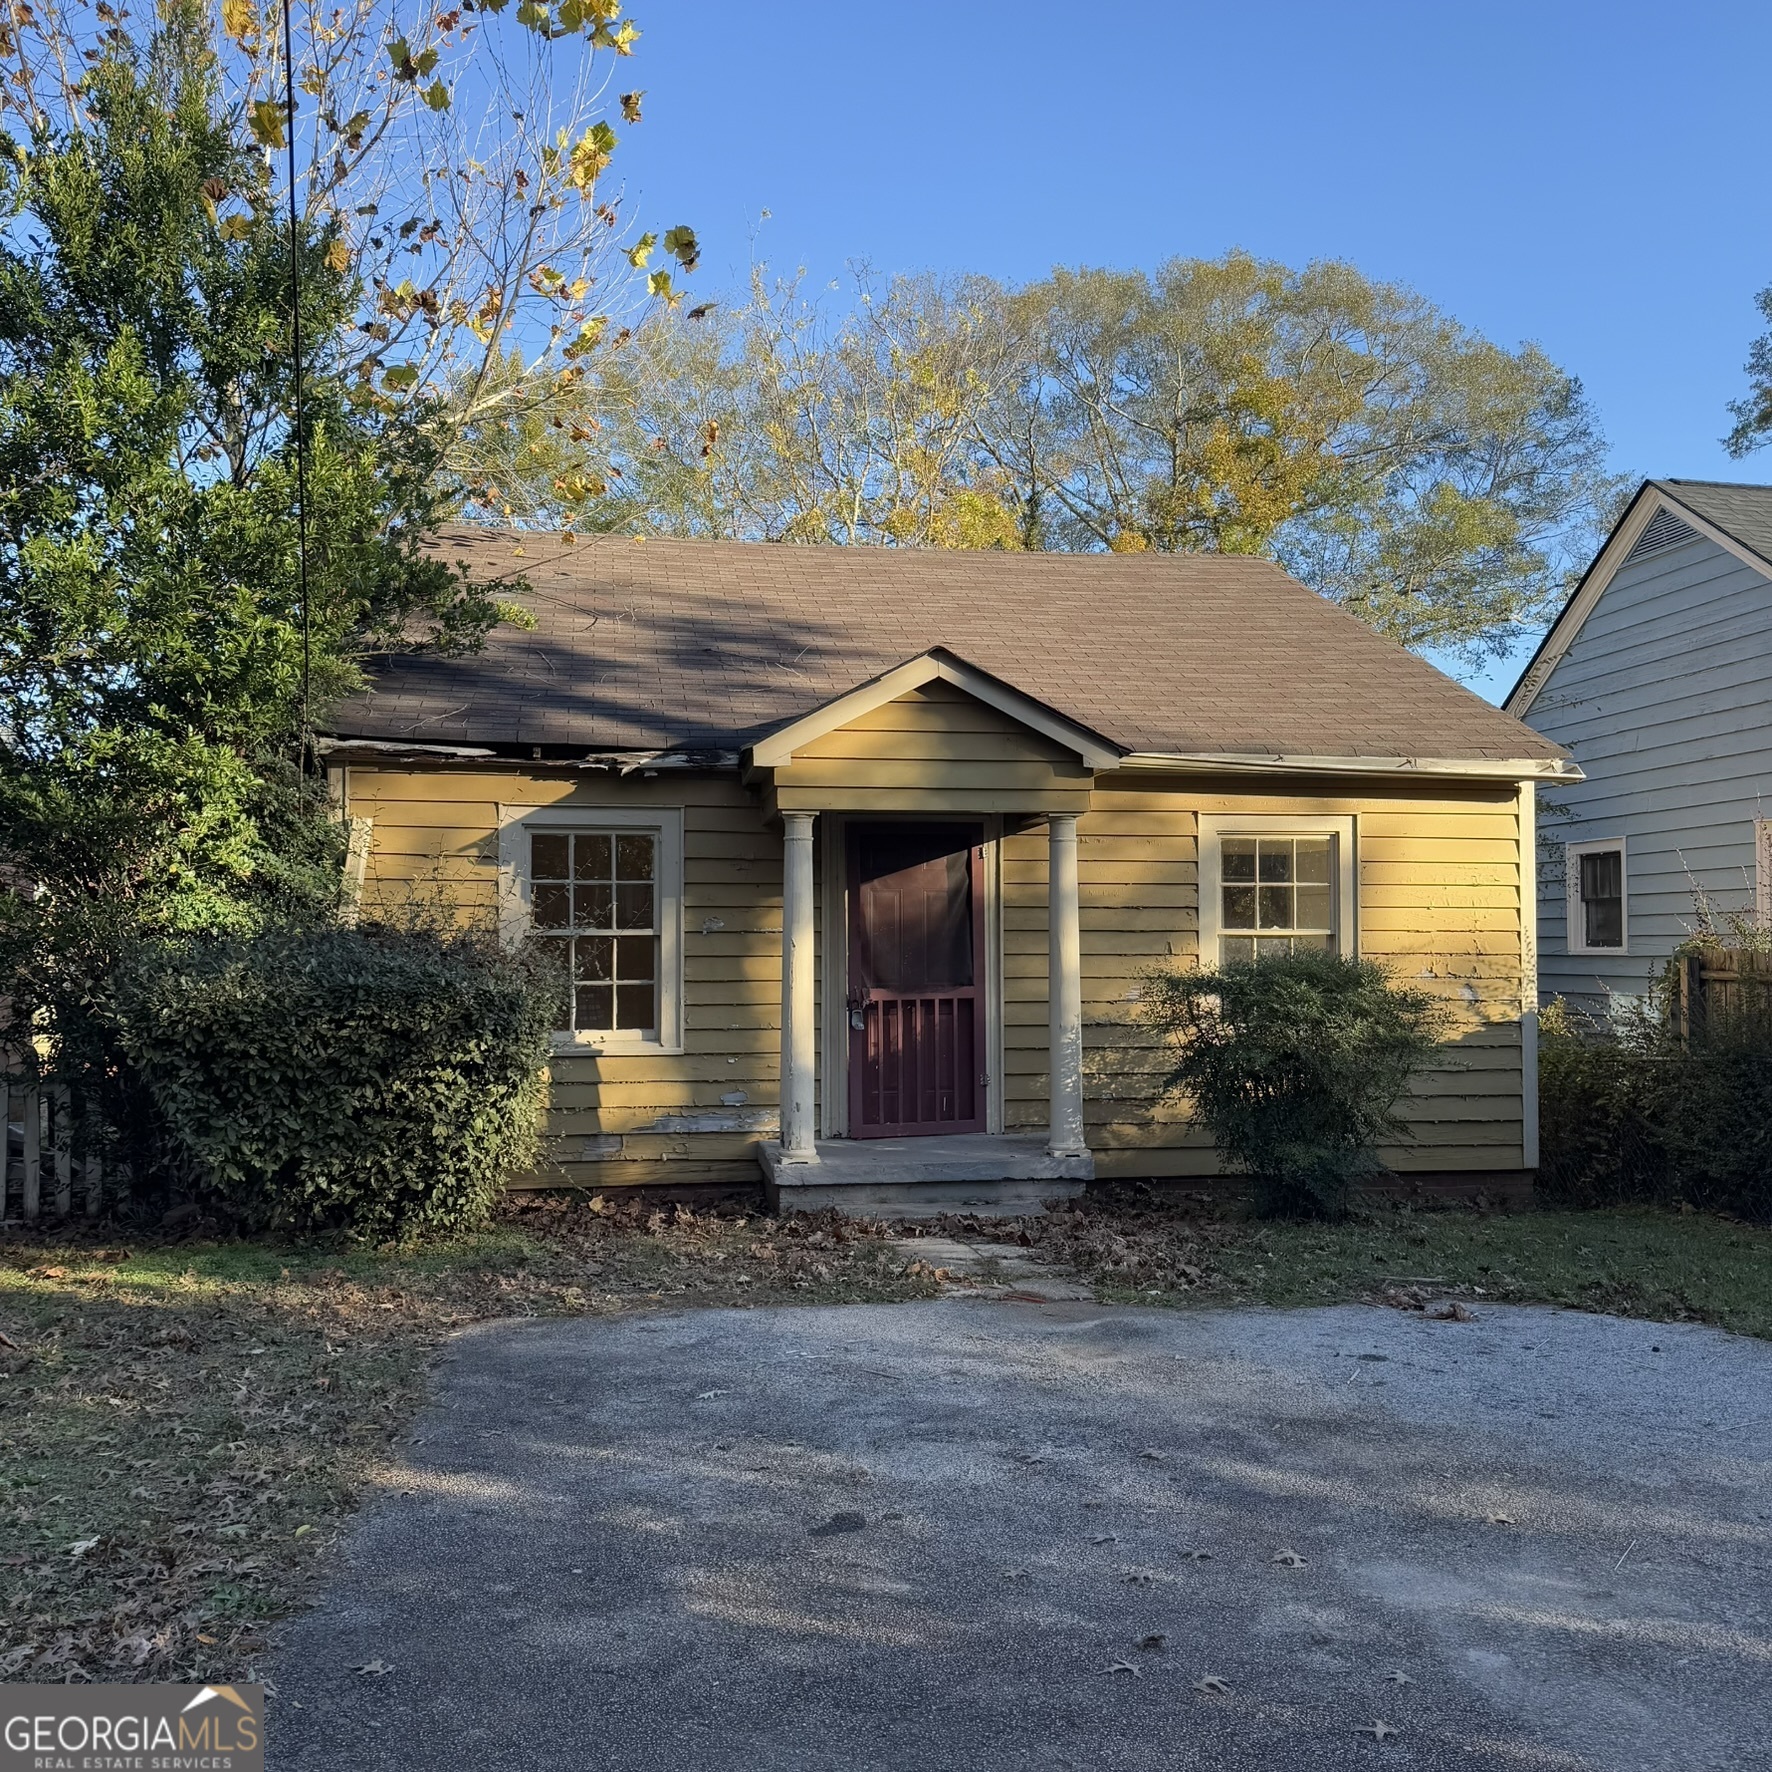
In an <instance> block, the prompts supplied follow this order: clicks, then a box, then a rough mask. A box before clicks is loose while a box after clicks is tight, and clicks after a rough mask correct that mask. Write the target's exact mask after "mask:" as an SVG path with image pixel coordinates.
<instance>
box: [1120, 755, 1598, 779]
mask: <svg viewBox="0 0 1772 1772" xmlns="http://www.w3.org/2000/svg"><path fill="white" fill-rule="evenodd" d="M1118 767H1120V768H1121V769H1203V770H1212V771H1214V772H1223V773H1225V774H1230V775H1300V774H1304V775H1372V776H1385V777H1393V776H1398V775H1435V776H1464V777H1466V778H1467V779H1470V780H1475V781H1583V780H1585V779H1586V777H1585V776H1584V775H1583V774H1582V771H1581V768H1580V766H1579V765H1578V764H1577V763H1576V761H1575V759H1574V758H1573V757H1324V756H1316V755H1296V754H1291V753H1287V752H1283V751H1274V752H1264V753H1261V754H1256V753H1254V752H1249V751H1134V752H1133V753H1132V754H1131V755H1130V756H1127V757H1124V758H1122V759H1121V761H1120V763H1119V765H1118Z"/></svg>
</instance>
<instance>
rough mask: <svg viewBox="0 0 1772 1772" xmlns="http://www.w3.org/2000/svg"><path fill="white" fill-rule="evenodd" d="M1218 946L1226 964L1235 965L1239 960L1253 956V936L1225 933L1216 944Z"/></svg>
mask: <svg viewBox="0 0 1772 1772" xmlns="http://www.w3.org/2000/svg"><path fill="white" fill-rule="evenodd" d="M1218 948H1219V953H1220V955H1221V956H1222V959H1223V962H1224V964H1225V965H1226V966H1235V965H1237V964H1239V963H1240V962H1241V961H1244V960H1253V959H1254V958H1255V938H1254V937H1253V936H1250V935H1227V936H1226V937H1225V938H1224V940H1222V941H1221V942H1220V943H1219V944H1218Z"/></svg>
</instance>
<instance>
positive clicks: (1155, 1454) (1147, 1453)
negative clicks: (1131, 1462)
mask: <svg viewBox="0 0 1772 1772" xmlns="http://www.w3.org/2000/svg"><path fill="white" fill-rule="evenodd" d="M1138 1456H1139V1457H1140V1458H1148V1459H1149V1460H1150V1461H1151V1462H1152V1463H1153V1464H1161V1463H1162V1462H1163V1460H1164V1459H1165V1458H1167V1457H1168V1456H1169V1454H1168V1453H1167V1452H1159V1451H1158V1450H1157V1449H1156V1447H1155V1446H1146V1447H1145V1449H1144V1450H1143V1451H1142V1452H1141V1453H1139V1455H1138Z"/></svg>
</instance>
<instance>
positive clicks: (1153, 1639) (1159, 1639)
mask: <svg viewBox="0 0 1772 1772" xmlns="http://www.w3.org/2000/svg"><path fill="white" fill-rule="evenodd" d="M1168 1642H1169V1637H1168V1634H1167V1633H1166V1632H1164V1631H1160V1630H1154V1631H1152V1632H1151V1633H1150V1635H1149V1636H1146V1637H1140V1638H1139V1639H1138V1646H1139V1648H1141V1649H1148V1650H1150V1651H1151V1653H1152V1654H1153V1655H1161V1654H1162V1653H1163V1650H1164V1649H1165V1648H1166V1647H1167V1645H1168Z"/></svg>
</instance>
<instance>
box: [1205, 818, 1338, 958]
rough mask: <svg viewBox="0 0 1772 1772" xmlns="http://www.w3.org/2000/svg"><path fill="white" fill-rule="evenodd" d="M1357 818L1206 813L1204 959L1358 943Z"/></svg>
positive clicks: (1335, 949)
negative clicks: (1356, 902)
mask: <svg viewBox="0 0 1772 1772" xmlns="http://www.w3.org/2000/svg"><path fill="white" fill-rule="evenodd" d="M1354 878H1355V868H1354V819H1353V817H1352V816H1351V815H1350V814H1325V815H1324V816H1322V817H1319V818H1312V817H1308V816H1300V817H1293V816H1290V815H1286V816H1282V815H1279V814H1268V813H1248V814H1233V813H1202V814H1201V815H1200V964H1201V965H1202V966H1206V967H1212V966H1221V965H1226V964H1229V963H1231V962H1234V961H1237V960H1252V959H1255V958H1256V957H1257V956H1258V955H1263V954H1274V953H1293V952H1296V951H1298V950H1299V949H1301V948H1320V949H1322V950H1324V951H1326V952H1328V953H1332V954H1346V955H1350V956H1351V955H1352V954H1353V953H1355V952H1356V950H1357V946H1358V943H1357V940H1356V936H1357V931H1358V917H1357V911H1356V904H1355V893H1354Z"/></svg>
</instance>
